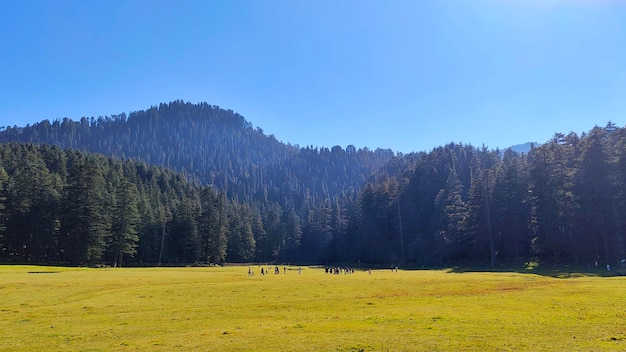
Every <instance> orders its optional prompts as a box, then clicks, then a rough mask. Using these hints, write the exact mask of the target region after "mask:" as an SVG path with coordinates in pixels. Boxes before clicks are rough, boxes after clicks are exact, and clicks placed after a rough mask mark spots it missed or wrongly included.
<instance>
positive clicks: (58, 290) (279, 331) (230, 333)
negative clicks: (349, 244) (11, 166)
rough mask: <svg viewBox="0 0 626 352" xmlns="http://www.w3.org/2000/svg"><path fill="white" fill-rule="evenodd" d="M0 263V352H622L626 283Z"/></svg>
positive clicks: (433, 273)
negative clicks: (14, 264)
mask: <svg viewBox="0 0 626 352" xmlns="http://www.w3.org/2000/svg"><path fill="white" fill-rule="evenodd" d="M252 269H253V270H254V273H255V275H254V276H252V277H249V276H248V275H247V271H248V267H245V266H244V267H236V266H235V267H219V268H105V269H93V268H59V267H37V266H0V350H1V351H137V350H139V351H172V350H180V351H461V350H462V351H611V350H615V351H620V350H621V351H624V350H626V278H624V277H600V276H595V275H568V276H567V277H555V276H551V275H536V274H528V273H488V272H465V273H454V272H452V271H449V270H415V271H410V270H407V271H403V270H400V271H398V272H391V271H390V270H373V271H372V272H371V274H369V273H368V272H367V271H357V272H356V273H354V274H351V275H344V274H340V275H329V274H325V273H324V270H323V269H316V268H309V267H303V268H302V273H301V274H298V270H297V268H296V267H288V268H287V272H286V274H283V268H282V267H281V268H280V274H279V275H274V274H273V271H272V274H270V275H265V276H261V275H260V267H259V266H253V267H252Z"/></svg>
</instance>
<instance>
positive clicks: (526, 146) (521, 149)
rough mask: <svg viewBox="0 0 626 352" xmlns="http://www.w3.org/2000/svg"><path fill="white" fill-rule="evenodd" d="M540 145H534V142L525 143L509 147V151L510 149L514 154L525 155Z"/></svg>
mask: <svg viewBox="0 0 626 352" xmlns="http://www.w3.org/2000/svg"><path fill="white" fill-rule="evenodd" d="M540 145H541V144H539V143H536V142H527V143H523V144H516V145H514V146H511V147H509V149H511V150H512V151H514V152H516V153H520V154H522V153H525V154H528V152H529V151H530V150H531V149H532V148H534V147H538V146H540Z"/></svg>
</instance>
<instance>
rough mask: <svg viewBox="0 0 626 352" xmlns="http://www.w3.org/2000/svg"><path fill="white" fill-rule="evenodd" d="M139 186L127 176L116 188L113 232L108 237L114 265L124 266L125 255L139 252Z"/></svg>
mask: <svg viewBox="0 0 626 352" xmlns="http://www.w3.org/2000/svg"><path fill="white" fill-rule="evenodd" d="M137 197H138V195H137V186H135V185H134V184H132V183H130V182H128V180H127V179H126V178H123V179H122V180H121V183H120V184H119V185H118V187H117V189H116V194H115V198H114V204H113V211H112V216H111V233H110V235H109V236H108V238H107V240H108V241H107V242H108V243H107V244H108V251H109V252H110V253H111V254H112V256H113V266H122V262H123V258H124V255H129V256H133V255H135V254H136V253H137V242H139V236H138V226H139V212H138V209H137V201H138V200H137Z"/></svg>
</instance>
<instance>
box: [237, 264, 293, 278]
mask: <svg viewBox="0 0 626 352" xmlns="http://www.w3.org/2000/svg"><path fill="white" fill-rule="evenodd" d="M271 270H272V267H271V266H269V267H267V268H265V267H261V276H265V275H269V274H270V271H271ZM279 274H280V269H279V268H278V267H277V266H275V267H274V275H279ZM283 274H287V267H286V266H284V267H283ZM300 274H302V268H300V267H298V275H300ZM248 276H254V271H253V270H252V268H251V267H248Z"/></svg>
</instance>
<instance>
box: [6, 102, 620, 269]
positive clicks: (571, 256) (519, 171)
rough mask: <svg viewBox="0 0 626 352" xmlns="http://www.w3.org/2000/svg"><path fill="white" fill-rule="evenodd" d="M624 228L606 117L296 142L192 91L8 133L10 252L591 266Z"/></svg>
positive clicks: (13, 255)
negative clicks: (426, 136)
mask: <svg viewBox="0 0 626 352" xmlns="http://www.w3.org/2000/svg"><path fill="white" fill-rule="evenodd" d="M590 127H591V126H590ZM625 229H626V129H624V128H621V127H618V126H615V125H614V124H612V123H610V122H609V123H608V124H607V125H606V126H604V127H598V126H596V127H593V128H591V129H590V130H589V131H588V132H586V133H582V134H581V135H578V134H576V133H573V132H570V133H568V134H563V133H555V134H554V137H553V138H552V139H550V140H548V141H545V142H544V143H542V144H541V145H533V147H532V148H531V149H530V150H529V151H528V152H527V153H518V152H515V151H513V150H511V149H508V150H490V149H488V148H486V147H475V146H471V145H463V144H456V143H451V144H448V145H445V146H439V147H436V148H434V149H432V150H431V151H429V152H416V153H411V154H401V153H395V152H393V151H392V150H389V149H376V150H370V149H368V148H360V149H357V148H355V147H354V146H351V145H349V146H347V147H345V148H344V147H340V146H334V147H332V148H328V147H314V146H305V147H301V146H297V145H291V144H286V143H283V142H281V141H278V140H277V139H276V138H275V137H274V136H272V135H266V134H265V133H264V132H263V130H262V129H261V128H258V127H256V128H255V127H253V126H252V124H250V123H249V122H247V121H246V120H245V118H244V117H243V116H241V115H239V114H237V113H235V112H233V111H232V110H225V109H222V108H220V107H218V106H215V105H208V104H206V103H202V104H191V103H186V102H183V101H174V102H171V103H168V104H160V105H159V106H154V107H152V108H150V109H148V110H145V111H137V112H132V113H130V114H129V115H128V116H127V115H126V114H121V115H114V116H105V117H98V118H95V117H92V118H82V119H81V120H80V121H73V120H71V119H68V118H64V119H62V120H55V121H52V122H51V121H48V120H43V121H41V122H38V123H35V124H33V125H27V126H25V127H18V126H6V127H2V128H0V262H1V263H33V264H62V265H112V266H122V265H124V266H127V265H204V264H223V263H252V262H259V263H260V262H263V263H291V264H324V265H329V264H349V265H351V266H365V265H367V266H371V265H377V266H389V265H392V266H396V265H398V266H404V267H440V266H449V265H455V266H470V265H472V266H474V265H490V266H494V265H499V264H511V263H523V262H527V261H531V260H533V261H538V262H541V263H544V264H550V265H551V264H555V265H560V264H576V265H592V263H595V262H601V263H603V264H604V263H606V264H610V263H618V262H619V261H621V260H622V259H623V258H624V257H625V256H626V243H625V242H626V234H625Z"/></svg>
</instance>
